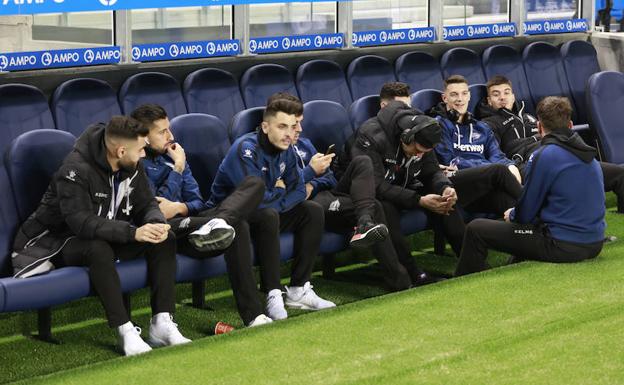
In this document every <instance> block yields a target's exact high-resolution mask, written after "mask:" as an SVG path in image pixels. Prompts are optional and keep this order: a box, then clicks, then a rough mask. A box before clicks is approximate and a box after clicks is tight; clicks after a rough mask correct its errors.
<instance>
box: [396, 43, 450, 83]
mask: <svg viewBox="0 0 624 385" xmlns="http://www.w3.org/2000/svg"><path fill="white" fill-rule="evenodd" d="M394 68H395V72H396V77H397V80H398V81H400V82H403V83H406V84H408V85H409V86H410V89H411V92H412V93H414V92H416V91H419V90H424V89H429V88H430V89H434V90H442V89H443V88H444V79H442V71H441V70H440V63H439V62H438V61H437V60H436V59H435V58H434V57H433V56H431V55H430V54H428V53H427V52H419V51H414V52H408V53H404V54H403V55H401V56H399V57H398V59H397V60H396V63H394Z"/></svg>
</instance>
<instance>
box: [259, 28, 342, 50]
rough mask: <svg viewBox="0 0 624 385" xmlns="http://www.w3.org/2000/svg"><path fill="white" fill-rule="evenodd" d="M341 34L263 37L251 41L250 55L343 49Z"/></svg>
mask: <svg viewBox="0 0 624 385" xmlns="http://www.w3.org/2000/svg"><path fill="white" fill-rule="evenodd" d="M343 45H344V38H343V37H342V34H341V33H326V34H319V35H295V36H277V37H261V38H256V39H250V40H249V53H256V54H257V53H271V52H293V51H309V50H316V49H333V48H342V46H343Z"/></svg>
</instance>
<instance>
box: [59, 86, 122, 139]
mask: <svg viewBox="0 0 624 385" xmlns="http://www.w3.org/2000/svg"><path fill="white" fill-rule="evenodd" d="M51 105H52V114H53V115H54V120H55V122H56V127H57V128H58V129H59V130H63V131H67V132H71V133H72V134H73V135H75V136H80V134H82V132H83V131H84V130H85V128H87V127H88V126H89V125H91V124H93V123H106V122H108V121H109V120H110V118H111V117H112V116H113V115H121V108H119V102H118V101H117V95H115V91H114V90H113V88H112V87H111V86H110V85H109V84H108V83H106V82H105V81H103V80H98V79H89V78H79V79H72V80H68V81H66V82H64V83H62V84H61V85H59V86H58V87H56V90H55V91H54V94H53V95H52V102H51Z"/></svg>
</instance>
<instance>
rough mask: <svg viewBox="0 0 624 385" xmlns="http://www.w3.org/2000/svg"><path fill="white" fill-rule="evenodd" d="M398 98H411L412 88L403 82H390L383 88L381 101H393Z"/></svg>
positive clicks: (380, 96)
mask: <svg viewBox="0 0 624 385" xmlns="http://www.w3.org/2000/svg"><path fill="white" fill-rule="evenodd" d="M397 96H400V97H402V96H410V86H409V85H407V84H405V83H401V82H390V83H386V84H384V85H383V86H381V91H379V99H381V100H393V99H394V98H395V97H397Z"/></svg>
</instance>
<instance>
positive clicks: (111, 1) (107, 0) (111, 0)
mask: <svg viewBox="0 0 624 385" xmlns="http://www.w3.org/2000/svg"><path fill="white" fill-rule="evenodd" d="M116 2H117V0H100V3H101V4H102V5H104V6H106V7H110V6H113V5H115V3H116Z"/></svg>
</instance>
